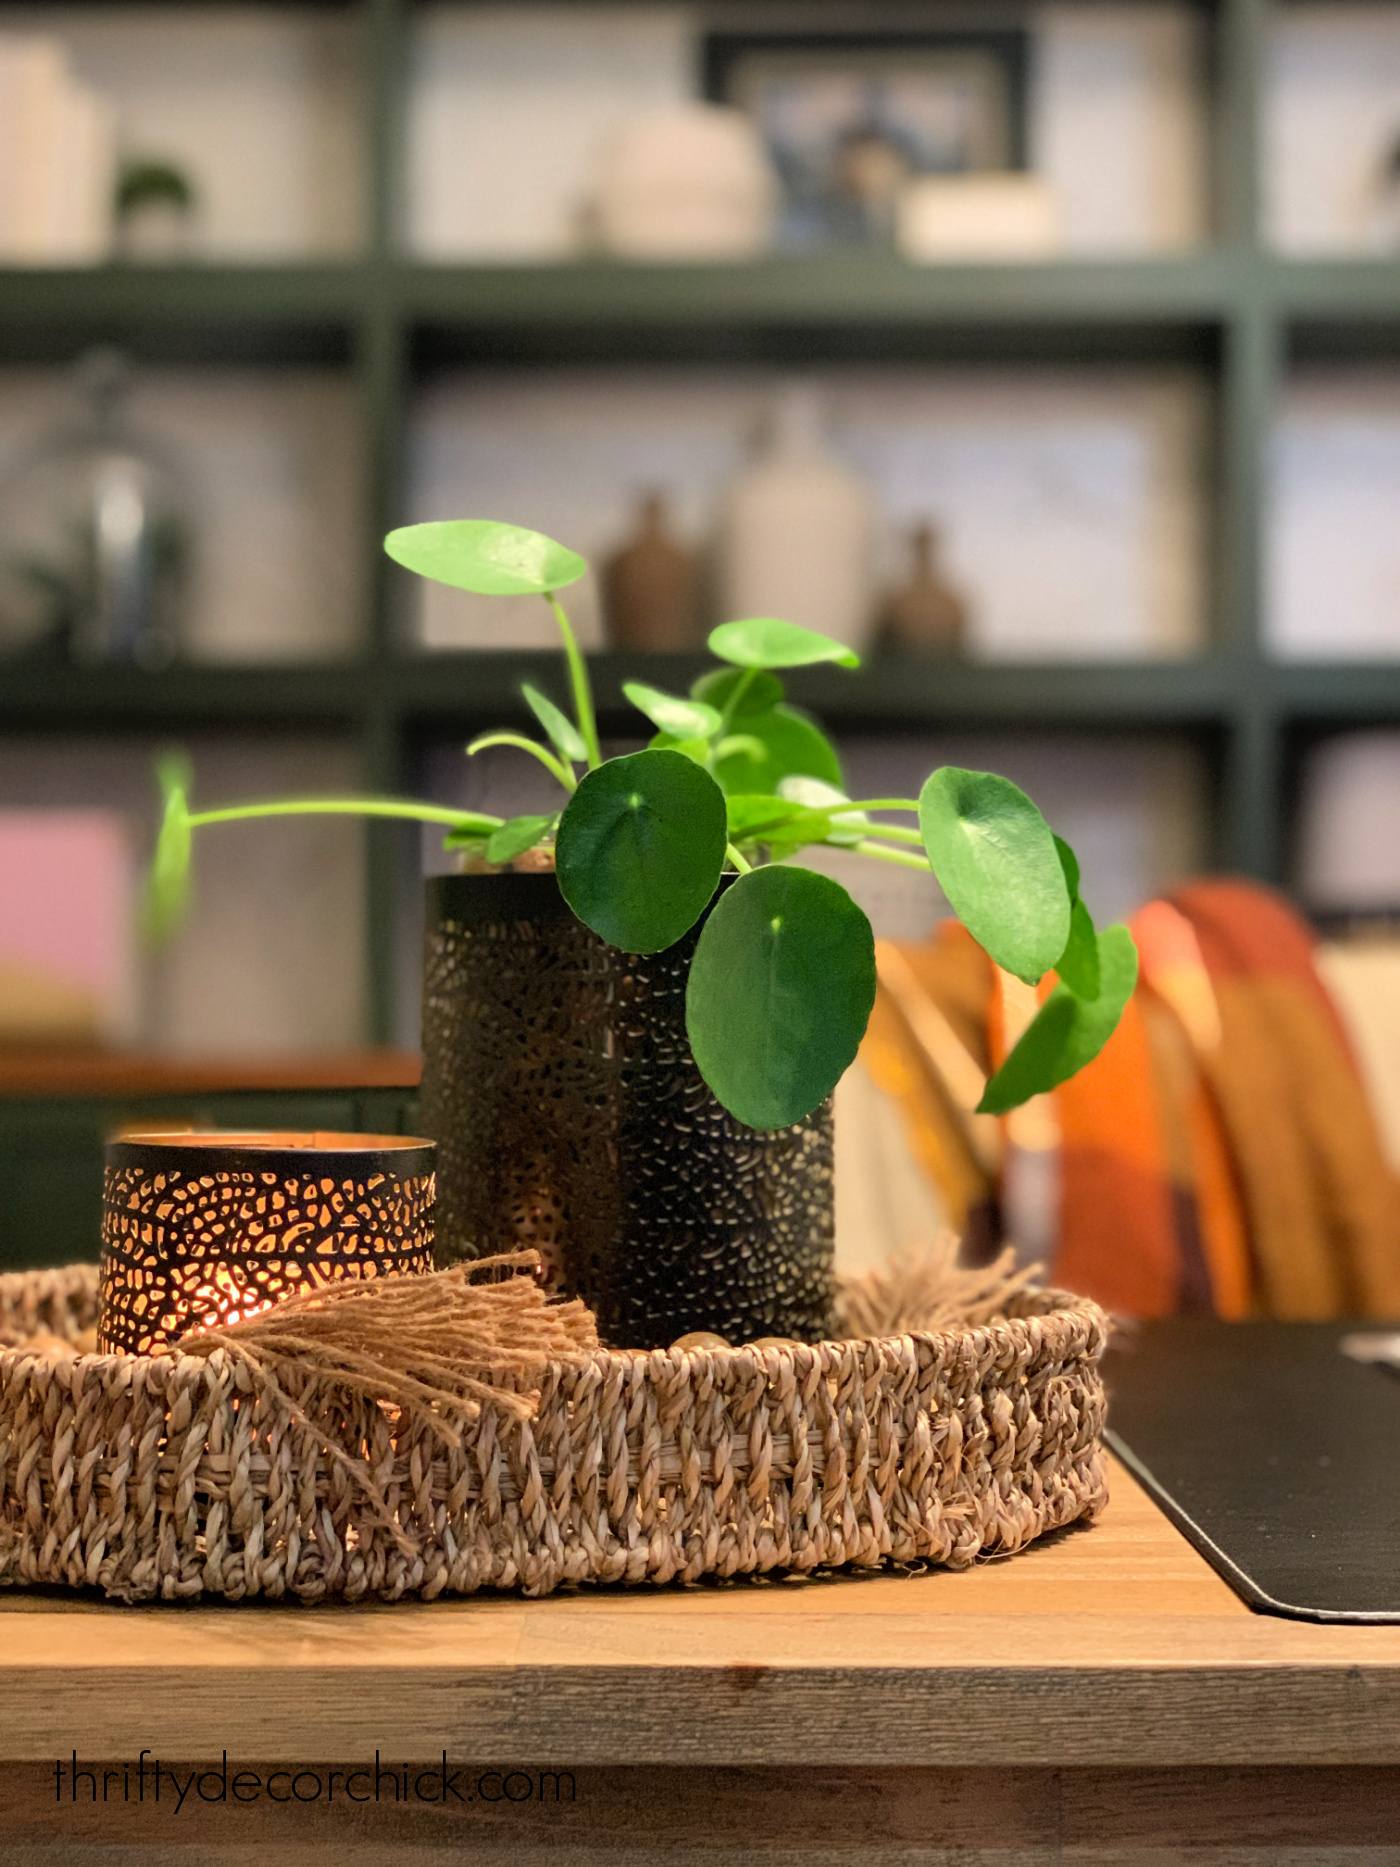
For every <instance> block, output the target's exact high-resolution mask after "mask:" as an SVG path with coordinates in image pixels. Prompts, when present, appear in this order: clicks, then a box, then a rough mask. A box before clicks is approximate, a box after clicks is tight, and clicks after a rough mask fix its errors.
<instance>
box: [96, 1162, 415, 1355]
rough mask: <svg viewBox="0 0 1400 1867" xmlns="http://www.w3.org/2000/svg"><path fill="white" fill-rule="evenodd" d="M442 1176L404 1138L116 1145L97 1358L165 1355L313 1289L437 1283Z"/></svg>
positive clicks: (105, 1208) (106, 1211)
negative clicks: (384, 1280) (436, 1213)
mask: <svg viewBox="0 0 1400 1867" xmlns="http://www.w3.org/2000/svg"><path fill="white" fill-rule="evenodd" d="M433 1164H434V1147H433V1143H432V1142H431V1141H424V1140H420V1139H418V1138H417V1137H415V1136H403V1135H355V1134H143V1135H128V1136H125V1137H124V1138H123V1139H121V1140H119V1141H112V1142H109V1143H108V1146H107V1170H106V1178H105V1184H104V1187H103V1200H102V1274H101V1316H100V1320H99V1324H98V1346H99V1348H100V1349H102V1350H104V1351H107V1352H125V1353H129V1354H135V1355H151V1354H159V1353H160V1352H162V1351H163V1350H165V1349H168V1348H169V1347H170V1346H171V1345H172V1344H173V1343H175V1342H176V1341H178V1340H179V1338H180V1337H181V1336H182V1335H184V1334H185V1333H186V1332H187V1331H189V1330H191V1329H197V1328H203V1327H209V1326H210V1325H219V1324H228V1323H232V1322H236V1321H238V1320H239V1319H240V1318H242V1317H244V1316H251V1315H254V1314H256V1313H257V1312H258V1311H259V1310H264V1309H270V1308H271V1307H272V1305H273V1304H274V1303H279V1302H282V1301H283V1300H284V1299H286V1298H287V1297H292V1296H300V1295H303V1294H304V1293H305V1292H306V1291H308V1290H311V1289H314V1288H315V1287H316V1286H317V1285H318V1284H326V1283H330V1282H333V1281H334V1280H336V1279H338V1278H342V1277H382V1276H387V1275H389V1274H390V1273H392V1272H400V1271H430V1270H431V1269H432V1268H433V1205H434V1197H435V1192H436V1186H435V1180H434V1171H433Z"/></svg>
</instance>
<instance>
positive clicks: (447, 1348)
mask: <svg viewBox="0 0 1400 1867" xmlns="http://www.w3.org/2000/svg"><path fill="white" fill-rule="evenodd" d="M539 1268H540V1255H539V1253H538V1252H537V1251H512V1252H503V1253H501V1254H500V1255H498V1256H496V1257H490V1258H477V1259H475V1260H473V1261H470V1262H468V1263H465V1264H454V1265H453V1266H452V1267H451V1268H450V1269H449V1270H445V1271H433V1272H430V1273H428V1274H427V1275H417V1276H391V1277H373V1278H347V1279H345V1280H344V1281H343V1282H340V1283H333V1284H324V1285H322V1286H321V1287H320V1288H319V1289H316V1290H314V1291H310V1292H308V1293H307V1294H306V1295H305V1296H300V1297H291V1298H289V1299H288V1301H286V1302H285V1303H278V1304H275V1305H274V1306H273V1307H272V1308H271V1309H266V1310H261V1311H259V1312H258V1313H257V1314H256V1315H253V1316H246V1317H244V1318H243V1319H242V1320H241V1321H240V1322H235V1323H229V1324H228V1325H227V1326H225V1327H222V1328H220V1327H214V1328H206V1329H192V1330H190V1331H189V1332H188V1333H187V1334H185V1335H183V1336H181V1337H180V1339H179V1341H178V1342H176V1343H175V1344H174V1347H173V1348H172V1349H171V1350H170V1351H169V1352H170V1353H172V1354H183V1355H212V1354H213V1353H214V1352H215V1350H217V1349H222V1350H224V1351H225V1352H226V1353H227V1354H229V1355H231V1356H232V1357H233V1358H234V1359H235V1360H237V1361H241V1362H242V1363H243V1364H244V1365H245V1366H246V1368H247V1369H248V1372H249V1374H250V1375H251V1377H252V1379H253V1382H254V1385H255V1386H256V1387H257V1388H258V1389H260V1390H261V1391H262V1392H263V1393H264V1394H265V1395H266V1396H267V1398H268V1399H269V1400H271V1401H272V1402H273V1403H274V1404H275V1405H276V1406H278V1407H280V1408H282V1409H284V1410H285V1412H286V1413H287V1414H288V1416H290V1418H292V1419H293V1420H296V1421H297V1422H298V1423H299V1424H300V1425H302V1426H304V1427H306V1428H307V1429H308V1430H309V1431H310V1432H311V1433H313V1434H314V1435H315V1437H316V1438H317V1440H318V1441H319V1442H320V1445H321V1447H322V1449H323V1451H324V1452H325V1453H326V1455H327V1456H328V1457H329V1458H331V1459H333V1460H334V1461H335V1463H336V1464H338V1465H340V1466H342V1467H343V1468H344V1469H345V1470H346V1471H347V1472H348V1473H350V1475H351V1476H352V1478H353V1479H354V1481H355V1482H356V1484H357V1485H358V1486H359V1488H360V1490H361V1492H362V1493H363V1495H364V1497H365V1498H366V1500H367V1501H368V1503H369V1505H370V1507H371V1509H372V1510H373V1511H374V1513H375V1515H376V1516H377V1517H378V1518H379V1519H380V1521H381V1522H382V1523H383V1524H384V1525H385V1527H386V1528H387V1529H388V1530H389V1531H390V1532H391V1533H392V1535H393V1537H394V1539H395V1541H396V1542H397V1543H398V1544H399V1546H400V1548H401V1549H403V1550H404V1551H405V1552H406V1553H410V1554H411V1553H412V1550H413V1545H412V1543H411V1541H410V1539H409V1538H408V1537H407V1536H406V1535H405V1534H404V1531H403V1528H402V1526H401V1525H400V1524H399V1523H398V1521H397V1519H396V1518H395V1516H394V1514H393V1512H392V1511H391V1510H390V1508H389V1505H388V1502H387V1500H386V1499H385V1497H384V1494H383V1492H382V1491H381V1490H380V1487H379V1486H378V1484H376V1482H375V1480H374V1477H373V1476H372V1474H371V1473H370V1471H369V1468H368V1466H366V1465H365V1463H364V1461H363V1460H361V1459H356V1458H354V1457H352V1456H351V1454H350V1453H349V1452H348V1451H347V1450H346V1448H345V1445H344V1442H343V1441H342V1440H341V1439H340V1438H339V1437H338V1436H337V1435H336V1434H335V1433H334V1432H333V1431H329V1430H327V1428H326V1427H324V1426H323V1425H322V1424H321V1423H320V1422H319V1421H317V1420H315V1419H313V1418H311V1417H310V1416H309V1415H308V1414H307V1413H306V1412H305V1411H304V1410H303V1409H302V1408H301V1407H299V1406H298V1405H297V1404H296V1402H295V1401H294V1400H292V1398H291V1396H290V1395H289V1394H288V1393H287V1392H286V1390H285V1388H284V1387H283V1385H282V1382H281V1381H279V1380H278V1378H277V1377H278V1375H279V1374H281V1375H283V1376H285V1375H286V1374H288V1373H290V1372H293V1371H294V1372H295V1373H296V1374H297V1375H298V1376H305V1375H307V1374H312V1375H317V1374H322V1375H327V1376H329V1377H330V1378H331V1380H332V1381H333V1383H334V1385H335V1387H337V1388H339V1389H348V1390H349V1391H350V1392H352V1393H356V1394H361V1395H364V1396H365V1397H366V1398H368V1399H370V1400H373V1401H376V1402H379V1403H382V1404H384V1405H387V1406H390V1407H394V1408H397V1409H398V1411H399V1412H400V1414H403V1415H407V1416H409V1417H410V1418H414V1419H418V1420H421V1421H422V1422H423V1423H424V1424H425V1425H427V1426H428V1427H429V1428H430V1430H431V1431H433V1432H434V1433H436V1434H437V1435H438V1436H439V1437H440V1438H442V1439H444V1440H446V1441H447V1443H448V1444H449V1445H451V1446H454V1447H459V1448H460V1446H461V1444H462V1440H463V1434H462V1430H461V1425H462V1423H463V1422H464V1420H465V1419H466V1418H467V1417H468V1416H469V1415H470V1414H472V1413H473V1412H475V1411H476V1409H477V1408H479V1407H481V1406H494V1407H498V1408H500V1409H501V1411H502V1412H505V1413H509V1414H512V1415H514V1416H515V1418H517V1419H529V1418H531V1417H532V1415H533V1414H534V1412H535V1408H536V1406H537V1405H538V1402H539V1393H538V1391H533V1392H532V1391H529V1390H528V1388H526V1389H524V1390H522V1388H521V1387H519V1386H517V1385H516V1383H517V1382H521V1381H523V1382H525V1383H528V1382H529V1381H530V1380H531V1379H532V1377H535V1376H537V1375H540V1374H542V1372H543V1370H544V1367H545V1364H546V1363H547V1362H550V1361H558V1360H561V1359H566V1358H568V1357H570V1356H575V1355H580V1354H586V1353H587V1352H588V1351H589V1350H590V1349H596V1348H597V1347H598V1329H597V1325H596V1323H595V1321H594V1317H593V1312H592V1310H590V1309H589V1308H588V1307H587V1306H586V1305H585V1304H583V1303H581V1302H579V1301H578V1300H577V1299H574V1300H573V1301H570V1302H567V1303H551V1302H549V1301H548V1300H547V1299H546V1297H545V1294H544V1292H543V1290H542V1289H541V1288H540V1285H539V1283H538V1282H537V1281H536V1278H535V1275H534V1273H535V1272H536V1271H537V1270H538V1269H539ZM502 1375H504V1376H506V1377H508V1378H509V1381H510V1385H507V1386H498V1385H495V1384H493V1381H492V1378H491V1377H492V1376H497V1377H499V1376H502Z"/></svg>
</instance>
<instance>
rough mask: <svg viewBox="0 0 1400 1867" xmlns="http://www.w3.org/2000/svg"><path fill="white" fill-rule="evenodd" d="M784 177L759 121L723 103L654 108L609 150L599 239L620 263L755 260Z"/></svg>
mask: <svg viewBox="0 0 1400 1867" xmlns="http://www.w3.org/2000/svg"><path fill="white" fill-rule="evenodd" d="M777 204H778V180H777V176H776V175H775V173H774V171H773V166H772V164H771V163H770V162H769V160H768V155H767V152H766V150H765V149H764V146H763V141H762V139H761V137H760V136H759V134H758V131H757V130H756V129H755V128H754V125H753V123H752V122H751V121H750V119H749V118H748V117H746V116H745V115H744V113H743V112H742V111H740V110H731V109H727V108H725V107H724V106H723V105H720V104H681V105H677V106H675V107H674V108H672V109H668V110H657V111H649V112H648V113H647V114H646V115H645V116H641V117H638V118H636V119H634V121H633V122H631V123H629V124H628V125H627V126H626V128H625V129H623V130H621V131H620V132H619V133H618V134H617V135H616V136H615V137H614V138H613V139H612V141H611V143H610V144H609V145H608V147H607V148H606V149H605V151H604V153H603V159H602V162H601V164H600V168H599V173H598V185H597V191H596V194H595V197H594V203H593V218H594V222H595V226H596V230H597V237H598V240H599V243H600V244H601V245H602V247H603V249H604V250H605V251H606V252H609V253H612V254H614V255H616V256H617V257H618V258H622V259H638V260H656V261H673V262H674V261H691V262H700V261H716V260H742V259H752V258H754V257H755V256H756V255H758V254H760V253H762V252H764V251H766V249H767V247H768V245H769V243H770V241H771V239H772V233H773V220H774V215H775V214H776V212H777Z"/></svg>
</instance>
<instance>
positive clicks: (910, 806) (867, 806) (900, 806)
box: [832, 797, 919, 816]
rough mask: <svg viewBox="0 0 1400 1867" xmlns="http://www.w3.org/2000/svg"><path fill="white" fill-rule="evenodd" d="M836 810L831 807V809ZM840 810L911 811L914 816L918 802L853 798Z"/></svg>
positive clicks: (916, 812) (908, 798) (900, 798)
mask: <svg viewBox="0 0 1400 1867" xmlns="http://www.w3.org/2000/svg"><path fill="white" fill-rule="evenodd" d="M835 808H836V806H835V805H832V809H833V810H834V809H835ZM840 808H841V809H842V810H912V811H913V812H914V814H915V816H917V815H918V812H919V800H918V799H917V798H916V797H853V798H851V799H849V800H848V801H847V802H845V803H843V804H842V805H841V807H840Z"/></svg>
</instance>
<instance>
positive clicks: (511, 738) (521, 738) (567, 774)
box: [467, 732, 578, 792]
mask: <svg viewBox="0 0 1400 1867" xmlns="http://www.w3.org/2000/svg"><path fill="white" fill-rule="evenodd" d="M490 746H514V747H515V748H516V750H517V751H519V752H528V753H529V754H530V756H531V757H532V758H537V759H538V760H539V761H540V763H541V765H543V766H544V768H545V770H546V771H547V772H549V774H550V775H551V776H552V777H554V778H557V779H558V780H559V782H560V784H562V785H563V787H564V789H565V790H566V791H569V792H573V791H575V790H576V789H577V788H578V780H577V779H576V778H575V777H574V774H573V772H572V770H571V769H570V767H569V766H567V765H566V764H565V763H564V761H563V760H562V759H557V758H555V756H554V754H553V753H552V752H550V751H547V750H546V748H545V747H544V746H542V745H541V744H540V743H539V741H538V740H537V739H527V738H526V737H525V735H524V734H523V733H504V732H502V733H483V734H482V735H481V737H480V738H479V739H473V740H472V742H471V744H470V745H469V746H468V747H467V757H468V758H475V756H476V754H477V753H478V752H485V751H486V750H487V749H488V748H489V747H490Z"/></svg>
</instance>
